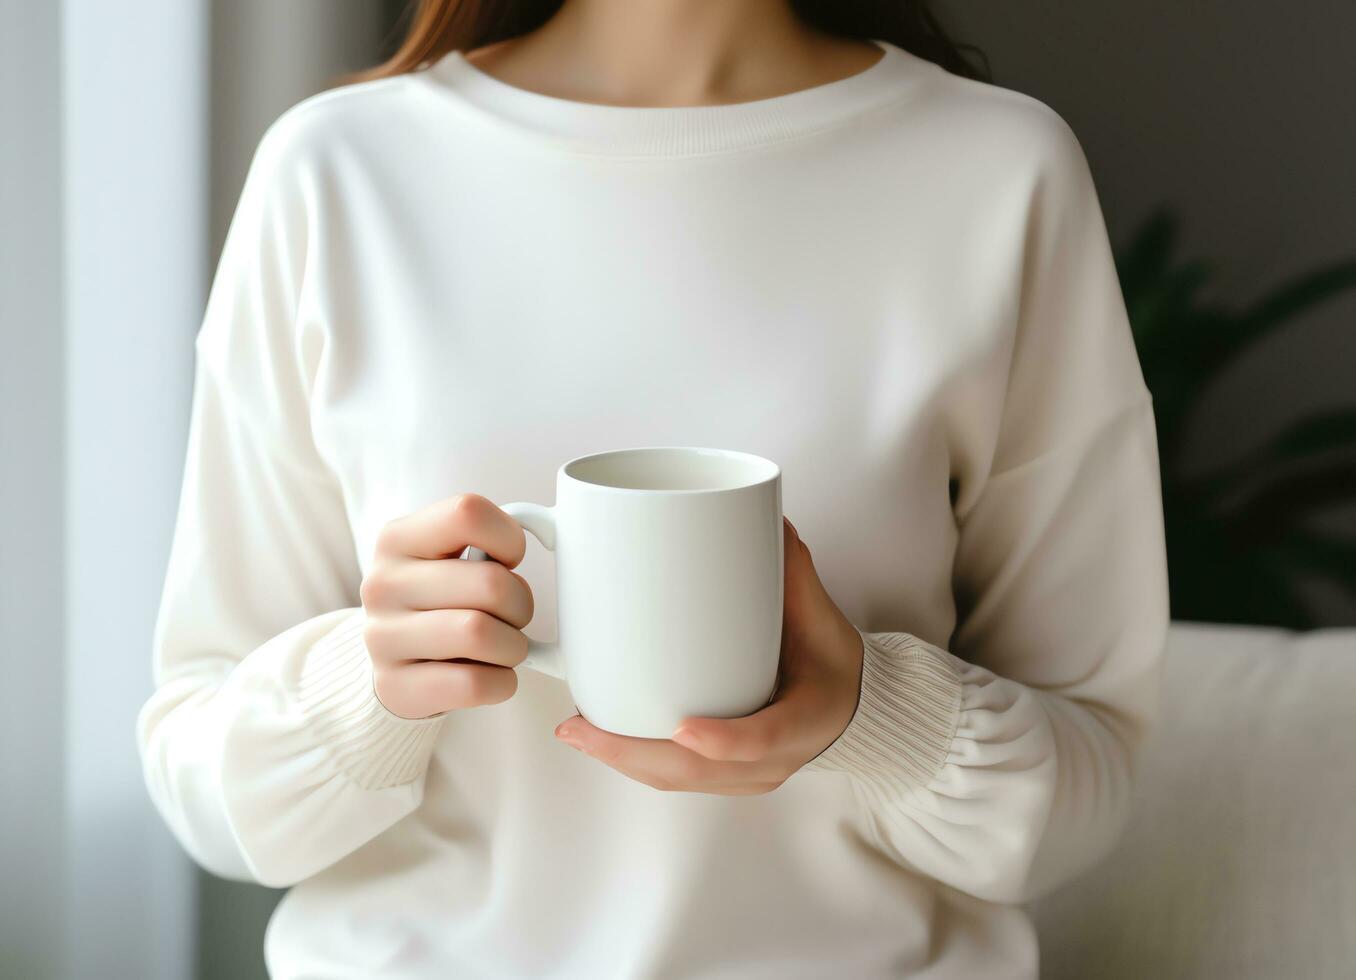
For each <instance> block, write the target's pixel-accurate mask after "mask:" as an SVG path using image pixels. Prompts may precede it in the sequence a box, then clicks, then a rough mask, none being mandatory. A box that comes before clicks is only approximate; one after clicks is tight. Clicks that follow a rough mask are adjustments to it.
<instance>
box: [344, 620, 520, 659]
mask: <svg viewBox="0 0 1356 980" xmlns="http://www.w3.org/2000/svg"><path fill="white" fill-rule="evenodd" d="M365 637H366V639H367V644H368V646H369V648H371V649H372V650H373V651H374V655H376V656H379V658H380V659H382V660H384V661H388V662H397V663H399V662H413V661H419V660H454V659H459V660H474V661H478V662H480V663H487V664H497V665H498V666H501V667H516V666H518V665H519V664H520V663H522V662H523V659H524V658H525V657H526V656H527V637H526V636H524V635H523V634H522V632H521V631H519V630H516V629H514V628H513V627H512V626H510V625H509V624H508V623H505V622H503V621H502V620H500V619H499V618H497V617H495V616H491V615H490V614H489V613H487V612H482V611H481V610H479V609H429V610H426V611H424V612H407V613H397V614H395V615H392V616H380V617H377V618H375V619H369V620H368V622H367V628H366V633H365ZM377 651H379V653H378V652H377Z"/></svg>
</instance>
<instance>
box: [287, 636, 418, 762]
mask: <svg viewBox="0 0 1356 980" xmlns="http://www.w3.org/2000/svg"><path fill="white" fill-rule="evenodd" d="M363 625H364V615H363V611H362V610H361V609H355V610H354V613H353V615H352V616H349V617H346V618H345V619H344V620H342V621H341V622H340V624H339V625H338V626H336V627H335V628H334V629H333V630H331V631H330V632H329V633H326V634H325V635H324V636H323V637H322V638H321V639H320V640H319V641H318V642H317V643H316V644H315V646H313V647H312V648H311V649H310V651H309V652H308V653H307V654H306V663H305V665H304V666H303V667H302V672H301V680H300V684H299V686H298V691H297V696H298V698H299V700H300V702H301V710H302V714H303V715H304V716H305V717H306V720H307V722H308V724H309V725H310V726H311V728H312V731H313V732H314V733H315V735H316V737H317V738H318V739H319V741H320V742H321V744H323V745H324V746H325V747H326V748H327V749H328V750H329V751H330V752H332V753H333V757H334V760H335V763H336V765H338V767H339V768H340V769H342V770H343V771H344V772H345V773H347V774H348V776H349V778H351V779H352V780H353V781H354V782H355V783H356V784H357V785H358V786H360V787H362V788H363V789H385V788H387V787H391V786H403V785H405V784H406V783H412V782H414V781H415V780H416V779H418V778H419V777H420V776H422V775H423V774H424V771H425V770H426V769H427V768H428V760H429V756H430V755H431V754H432V753H433V746H434V744H435V743H436V742H437V739H438V730H439V728H440V727H441V726H442V717H441V716H438V717H434V718H417V719H409V718H401V717H400V716H399V715H396V714H393V713H392V712H390V711H388V710H387V709H386V707H385V706H384V705H383V704H382V703H381V702H380V701H379V700H377V694H376V691H375V690H374V689H373V687H372V661H371V659H370V658H369V657H368V653H367V647H366V645H365V644H364V642H363Z"/></svg>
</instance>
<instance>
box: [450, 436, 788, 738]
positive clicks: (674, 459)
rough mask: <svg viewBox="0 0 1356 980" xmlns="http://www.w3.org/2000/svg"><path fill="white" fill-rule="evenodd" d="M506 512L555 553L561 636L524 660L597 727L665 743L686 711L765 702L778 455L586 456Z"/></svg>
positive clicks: (663, 450)
mask: <svg viewBox="0 0 1356 980" xmlns="http://www.w3.org/2000/svg"><path fill="white" fill-rule="evenodd" d="M503 509H504V510H505V511H506V512H507V513H508V514H510V515H511V516H513V517H514V518H515V519H516V520H518V521H519V523H521V524H522V526H523V527H524V528H525V529H526V530H527V531H529V532H530V533H531V534H532V535H533V536H534V537H536V538H537V539H538V540H539V541H540V542H541V543H542V544H543V545H544V546H545V547H547V548H548V549H550V550H552V551H554V552H555V558H556V589H557V597H556V620H557V627H558V637H557V640H556V642H555V643H543V642H540V641H537V640H533V641H532V642H531V648H530V651H529V654H528V659H527V661H526V662H525V663H524V666H527V667H531V668H533V669H535V670H539V671H541V672H543V673H547V674H550V675H552V676H554V677H560V678H563V679H564V680H565V681H566V682H567V683H568V684H569V686H570V692H571V694H572V695H573V697H574V701H575V704H576V706H577V707H578V709H579V712H580V714H582V715H583V716H584V717H585V718H587V719H588V720H589V721H590V722H592V723H593V724H594V725H597V726H598V727H599V728H603V729H605V730H607V731H611V732H616V733H618V734H621V735H633V736H639V737H643V738H668V737H669V736H670V735H671V734H672V733H673V730H674V729H675V728H676V727H677V726H678V723H679V722H680V721H681V720H682V719H683V718H684V717H685V716H688V715H702V716H708V717H722V718H731V717H737V716H740V715H746V714H749V713H751V712H754V711H757V710H758V709H759V708H761V707H763V706H764V705H765V704H767V702H768V700H769V699H770V698H771V696H772V693H773V687H774V686H775V684H776V678H777V664H778V659H779V657H780V650H781V629H782V563H783V560H784V556H783V552H782V547H783V544H782V497H781V470H780V469H779V468H778V467H777V465H776V464H775V463H772V462H771V461H769V460H766V459H763V458H762V457H759V456H754V455H751V454H749V453H743V452H735V451H732V450H723V449H702V448H693V447H675V446H658V447H648V448H639V449H620V450H614V451H611V452H603V453H594V454H592V455H588V456H581V457H578V458H577V459H572V460H570V461H569V462H567V463H565V464H564V465H562V466H561V467H560V469H559V470H558V471H557V474H556V503H555V506H554V507H545V506H542V505H540V504H530V503H513V504H507V505H505V506H504V508H503ZM467 557H470V558H483V557H484V552H481V551H478V550H477V549H468V555H467Z"/></svg>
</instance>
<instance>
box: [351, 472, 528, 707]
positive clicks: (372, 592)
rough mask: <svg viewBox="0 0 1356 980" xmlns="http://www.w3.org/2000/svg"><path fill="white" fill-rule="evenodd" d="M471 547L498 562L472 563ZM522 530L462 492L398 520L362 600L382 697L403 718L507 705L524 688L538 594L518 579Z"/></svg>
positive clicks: (382, 542) (388, 529)
mask: <svg viewBox="0 0 1356 980" xmlns="http://www.w3.org/2000/svg"><path fill="white" fill-rule="evenodd" d="M467 546H472V547H476V548H479V549H481V550H482V551H484V552H485V553H486V554H487V555H489V556H490V557H491V558H493V559H494V561H465V560H463V559H461V558H460V557H458V556H460V555H461V553H462V552H463V551H464V550H465V548H466V547H467ZM526 547H527V544H526V539H525V538H524V536H523V529H522V527H521V526H520V525H519V524H518V522H517V521H515V520H514V519H513V518H512V517H509V516H508V515H507V514H505V513H504V512H503V511H502V510H501V509H500V508H499V507H497V506H496V505H495V504H494V503H493V502H492V501H489V500H487V499H486V498H484V497H481V496H479V495H477V494H473V493H463V494H458V495H457V496H455V497H450V498H448V499H447V500H443V501H439V502H438V503H436V504H432V505H431V506H429V507H426V508H424V509H423V510H419V511H416V512H415V513H413V514H410V515H408V516H406V517H401V518H398V519H396V520H394V521H391V522H390V523H389V524H387V525H386V526H385V527H383V528H382V530H381V534H380V535H379V537H378V538H377V548H376V555H375V558H374V560H373V562H372V568H371V571H370V572H369V573H368V575H367V577H366V578H364V579H363V583H362V588H361V589H360V594H361V596H362V603H363V609H364V610H365V612H366V614H367V625H366V628H365V631H364V634H363V636H364V639H365V641H366V643H367V650H368V653H369V655H370V656H371V658H372V668H373V671H374V686H375V689H376V694H377V698H378V699H379V700H380V701H381V703H382V705H384V706H385V708H386V709H387V710H388V711H390V712H392V713H393V714H396V715H399V716H401V717H402V718H427V717H429V716H430V715H436V714H440V713H442V712H444V711H451V710H453V709H455V708H473V707H476V706H477V705H482V704H498V703H499V702H501V701H506V700H508V699H509V698H510V697H512V696H513V694H514V692H515V691H516V690H517V689H518V675H517V674H516V673H515V672H514V669H513V668H514V667H516V666H517V665H518V664H520V663H522V661H523V659H524V658H525V657H526V656H527V637H526V636H524V635H523V633H522V628H523V627H524V626H526V625H527V623H528V621H529V620H530V619H531V618H532V590H531V589H530V588H529V587H528V584H527V582H526V581H524V579H523V577H522V576H521V575H518V574H516V573H515V572H512V571H510V569H511V568H513V567H514V566H516V565H517V564H518V563H519V562H521V561H522V560H523V554H524V552H525V550H526Z"/></svg>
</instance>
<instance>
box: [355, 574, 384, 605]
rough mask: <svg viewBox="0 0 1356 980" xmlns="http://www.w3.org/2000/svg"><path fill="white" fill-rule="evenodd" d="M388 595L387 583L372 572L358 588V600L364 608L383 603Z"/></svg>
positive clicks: (380, 576)
mask: <svg viewBox="0 0 1356 980" xmlns="http://www.w3.org/2000/svg"><path fill="white" fill-rule="evenodd" d="M388 593H389V589H388V588H387V582H386V579H385V578H384V577H382V575H381V574H380V573H378V572H373V573H372V574H370V575H368V576H367V577H366V578H365V579H363V580H362V584H361V585H359V586H358V598H360V599H361V600H362V603H363V605H364V606H365V607H371V606H377V605H380V604H381V603H383V602H385V601H386V599H387V596H388Z"/></svg>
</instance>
